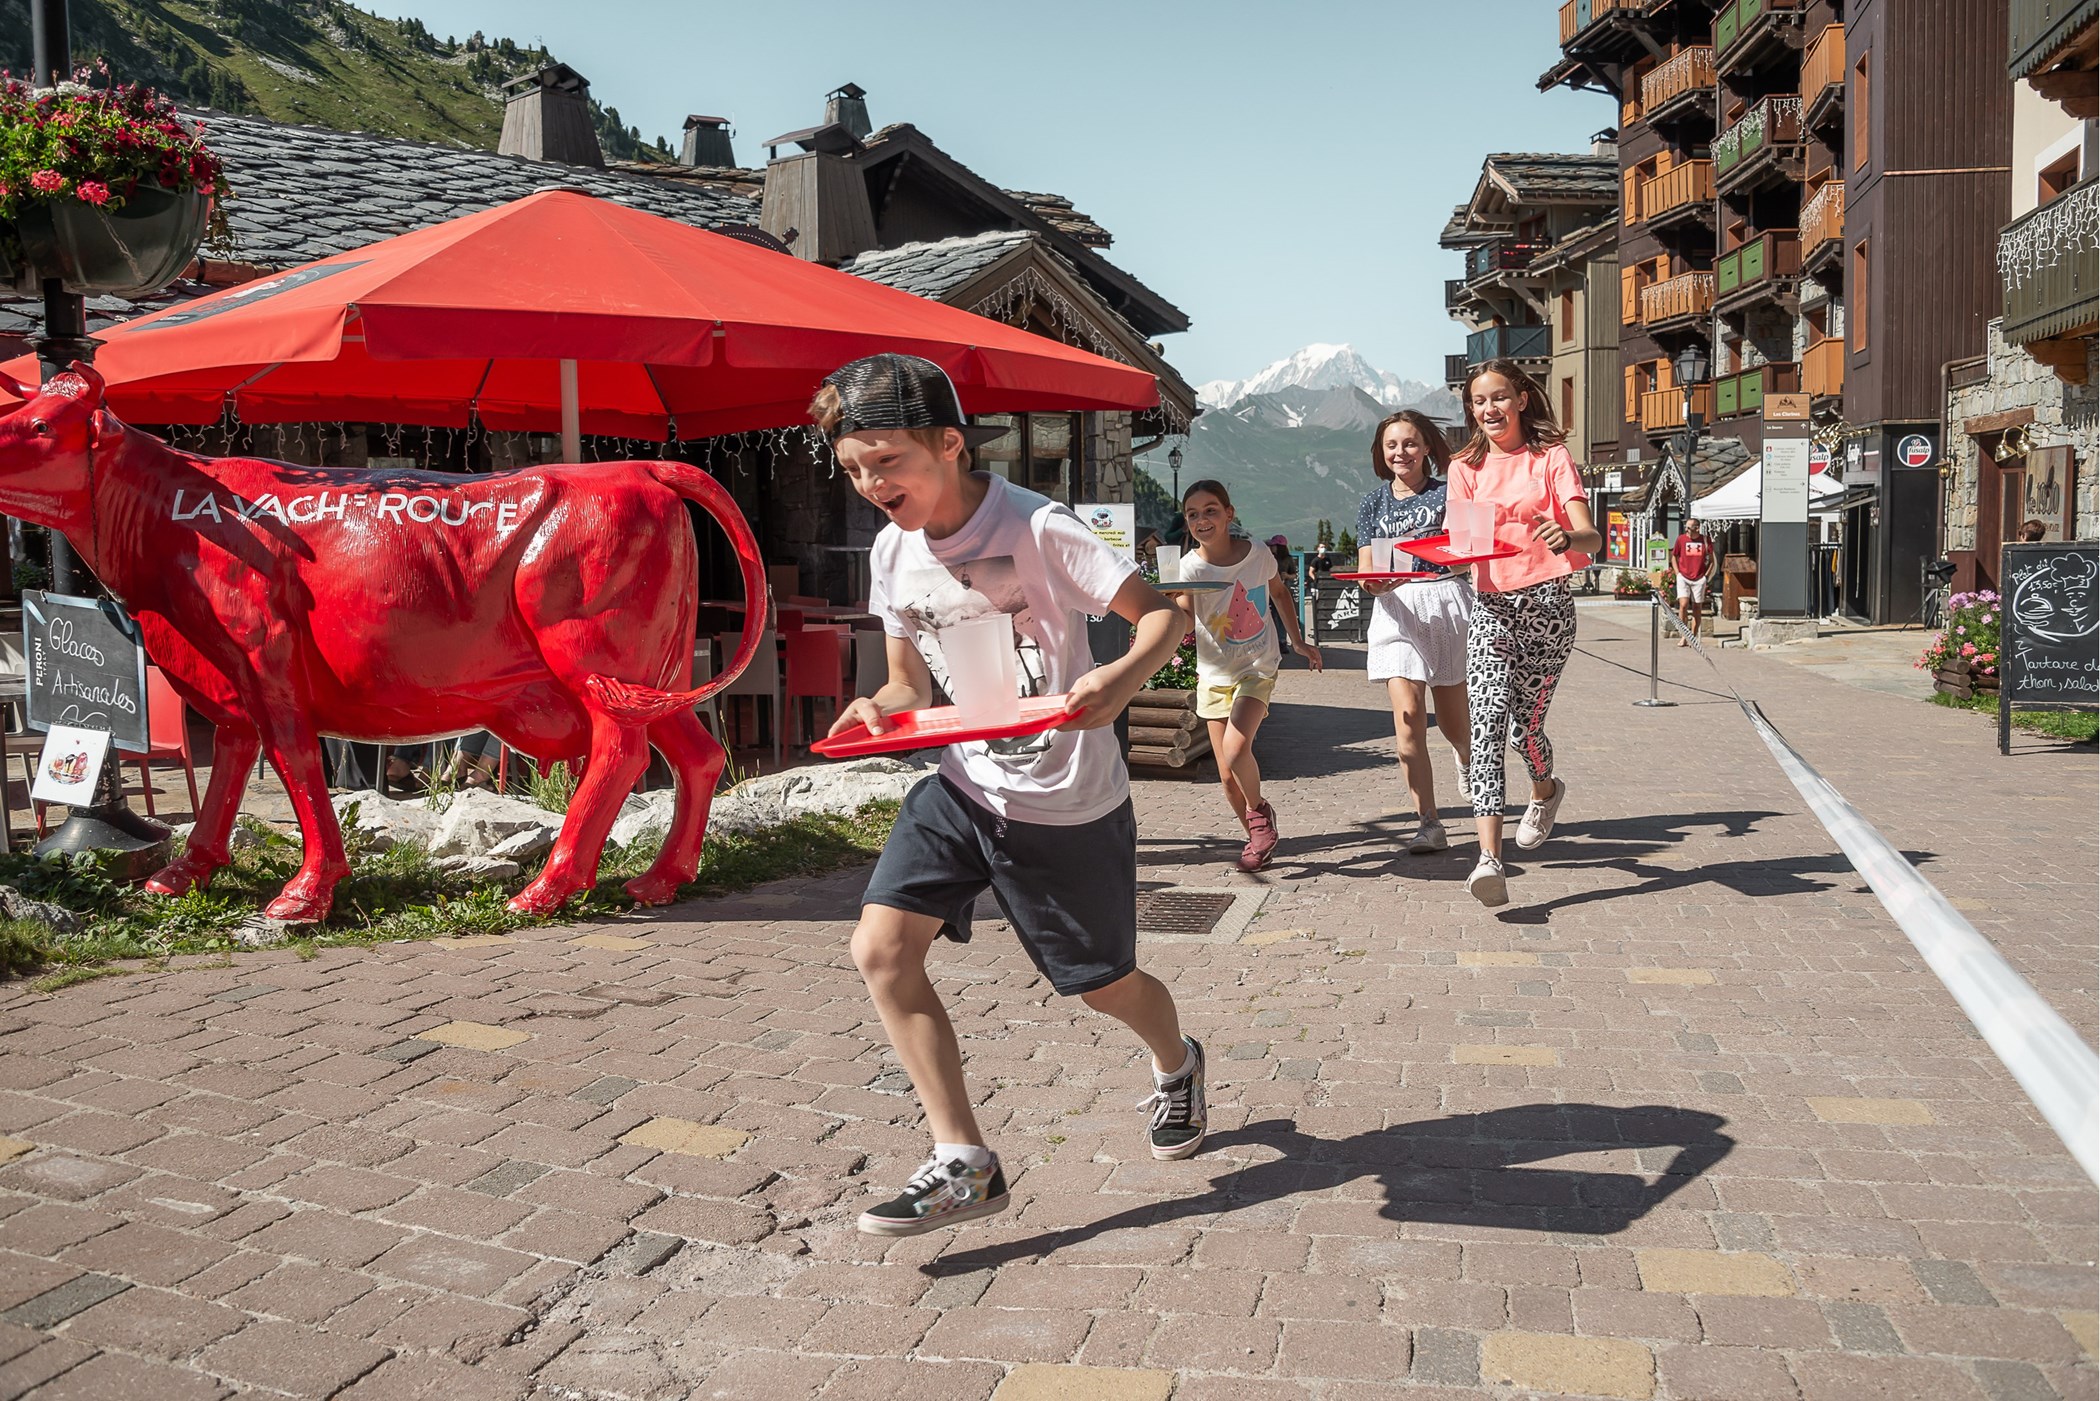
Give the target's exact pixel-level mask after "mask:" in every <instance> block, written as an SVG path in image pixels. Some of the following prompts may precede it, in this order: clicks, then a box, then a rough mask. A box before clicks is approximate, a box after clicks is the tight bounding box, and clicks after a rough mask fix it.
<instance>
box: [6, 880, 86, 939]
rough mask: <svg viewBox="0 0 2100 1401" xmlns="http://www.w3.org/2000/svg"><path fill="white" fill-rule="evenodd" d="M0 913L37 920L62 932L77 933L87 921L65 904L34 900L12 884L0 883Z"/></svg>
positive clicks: (8, 916) (13, 917)
mask: <svg viewBox="0 0 2100 1401" xmlns="http://www.w3.org/2000/svg"><path fill="white" fill-rule="evenodd" d="M0 915H5V916H7V918H9V919H27V920H35V921H37V922H38V923H40V924H47V925H49V926H51V928H53V929H55V930H57V931H58V932H59V933H61V934H77V933H79V932H80V930H81V928H82V927H83V926H84V925H85V924H86V923H87V921H86V920H85V919H84V918H82V917H81V916H80V915H77V914H75V913H74V912H73V911H71V910H69V909H67V908H66V907H65V906H63V905H54V904H51V903H50V902H49V901H46V900H33V899H31V898H30V897H29V896H27V895H24V894H23V893H22V892H21V891H19V890H17V889H15V888H14V887H13V886H11V885H0Z"/></svg>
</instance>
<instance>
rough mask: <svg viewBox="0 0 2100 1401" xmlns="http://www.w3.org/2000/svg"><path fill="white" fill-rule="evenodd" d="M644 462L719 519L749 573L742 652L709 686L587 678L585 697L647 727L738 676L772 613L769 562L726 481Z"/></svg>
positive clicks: (754, 651)
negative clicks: (667, 687) (666, 686)
mask: <svg viewBox="0 0 2100 1401" xmlns="http://www.w3.org/2000/svg"><path fill="white" fill-rule="evenodd" d="M638 465H640V466H641V467H643V468H644V469H646V470H647V471H648V472H649V473H650V474H651V475H652V476H654V477H655V478H656V479H657V480H658V481H660V482H662V483H663V484H664V485H665V486H667V487H669V488H671V490H673V491H675V492H677V493H678V494H679V495H680V496H682V497H684V498H685V499H686V500H688V501H691V502H694V503H696V504H697V505H699V507H700V508H701V509H702V510H704V511H706V512H707V513H708V514H709V515H710V516H713V517H714V519H715V524H717V525H719V526H721V527H722V532H723V533H724V534H725V535H727V536H728V537H729V541H730V543H731V544H732V545H734V546H736V557H737V564H738V566H739V568H740V569H741V570H742V572H743V576H744V598H745V601H746V606H745V608H744V635H743V638H742V640H741V641H740V642H739V643H738V645H737V649H736V655H735V656H734V657H731V658H730V659H729V665H727V666H725V667H723V668H722V670H721V671H720V672H718V673H717V674H716V675H715V676H714V677H713V678H712V679H710V680H709V681H708V682H707V684H706V685H704V686H697V687H695V688H694V689H692V690H690V691H662V690H658V689H657V688H656V687H654V686H638V685H636V684H635V683H633V682H631V681H620V680H617V679H615V678H613V677H610V676H593V677H591V678H590V679H589V680H587V681H585V682H584V687H583V689H584V694H585V695H587V696H588V697H589V698H590V699H591V700H592V701H594V702H595V703H596V704H597V705H598V706H599V707H600V708H602V709H603V710H604V711H605V713H606V714H608V715H610V716H611V717H612V718H613V719H615V720H617V721H620V722H621V723H623V724H628V725H647V724H649V723H651V722H652V721H655V720H660V719H662V718H663V717H664V716H666V715H669V714H670V713H671V712H672V711H674V710H690V709H692V708H693V707H694V706H696V705H699V704H700V703H701V702H702V701H705V700H707V699H708V698H710V697H712V696H713V695H715V694H716V693H717V692H719V691H720V690H722V688H723V687H725V686H727V685H729V684H730V683H731V682H732V681H734V680H736V679H737V677H739V676H741V675H742V674H743V672H744V668H745V667H747V666H749V665H751V661H752V658H754V657H756V656H757V655H758V649H759V644H760V643H761V642H762V641H763V640H764V637H765V631H766V618H767V615H768V614H769V613H770V612H771V611H772V609H771V607H770V606H769V605H770V602H771V600H770V597H769V595H768V592H767V589H766V566H765V561H764V560H762V559H761V558H759V553H758V537H757V536H755V535H753V534H752V533H751V526H750V524H749V523H748V522H747V521H745V519H744V513H743V512H742V511H740V510H738V509H737V505H736V502H735V501H734V500H732V499H731V498H730V495H729V493H728V492H726V491H724V490H723V489H722V486H721V483H719V482H717V481H716V480H715V479H714V478H713V477H710V476H709V475H707V473H705V472H703V471H701V470H700V469H699V468H697V467H690V466H687V465H686V464H685V463H683V462H645V463H641V464H638Z"/></svg>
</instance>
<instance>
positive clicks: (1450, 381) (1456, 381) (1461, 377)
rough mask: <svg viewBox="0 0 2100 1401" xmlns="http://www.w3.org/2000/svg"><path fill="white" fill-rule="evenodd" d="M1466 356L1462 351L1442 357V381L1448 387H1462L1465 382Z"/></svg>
mask: <svg viewBox="0 0 2100 1401" xmlns="http://www.w3.org/2000/svg"><path fill="white" fill-rule="evenodd" d="M1466 368H1467V366H1466V357H1465V355H1464V354H1463V353H1460V354H1457V355H1446V356H1445V357H1444V383H1445V384H1446V385H1448V386H1449V387H1450V388H1452V389H1454V390H1457V389H1463V388H1464V387H1465V383H1466Z"/></svg>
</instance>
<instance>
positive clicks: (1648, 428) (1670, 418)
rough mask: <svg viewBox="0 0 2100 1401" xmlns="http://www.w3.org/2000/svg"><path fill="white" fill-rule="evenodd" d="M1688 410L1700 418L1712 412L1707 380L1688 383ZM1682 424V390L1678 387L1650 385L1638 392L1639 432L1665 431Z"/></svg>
mask: <svg viewBox="0 0 2100 1401" xmlns="http://www.w3.org/2000/svg"><path fill="white" fill-rule="evenodd" d="M1692 412H1693V413H1696V414H1698V415H1699V416H1700V417H1701V418H1708V419H1710V418H1712V417H1713V416H1714V387H1713V386H1712V385H1710V384H1695V385H1693V386H1692ZM1682 427H1684V390H1683V388H1682V387H1673V388H1670V389H1651V390H1648V391H1647V392H1646V393H1644V394H1642V395H1641V431H1642V432H1643V433H1668V432H1671V431H1673V430H1675V429H1679V428H1682Z"/></svg>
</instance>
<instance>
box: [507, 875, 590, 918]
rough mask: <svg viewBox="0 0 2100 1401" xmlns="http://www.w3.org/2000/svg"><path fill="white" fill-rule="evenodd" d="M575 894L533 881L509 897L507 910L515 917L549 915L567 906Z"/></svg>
mask: <svg viewBox="0 0 2100 1401" xmlns="http://www.w3.org/2000/svg"><path fill="white" fill-rule="evenodd" d="M575 893H576V892H574V891H572V890H563V889H560V888H558V887H554V886H548V885H543V884H542V883H541V882H539V881H534V882H533V883H532V884H531V885H528V886H526V887H525V888H524V889H523V890H521V891H519V892H518V893H517V894H515V895H513V896H511V897H510V902H509V905H508V907H507V908H508V909H509V910H510V912H511V913H512V914H517V915H551V914H554V913H555V912H557V911H558V910H560V909H561V907H562V906H563V905H566V904H568V903H569V897H570V896H571V895H573V894H575Z"/></svg>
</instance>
